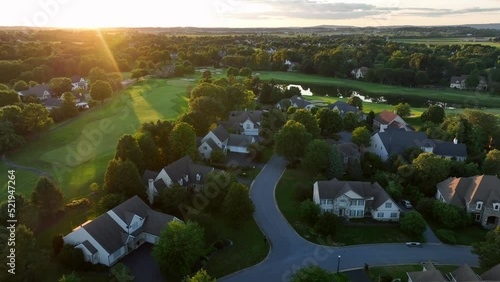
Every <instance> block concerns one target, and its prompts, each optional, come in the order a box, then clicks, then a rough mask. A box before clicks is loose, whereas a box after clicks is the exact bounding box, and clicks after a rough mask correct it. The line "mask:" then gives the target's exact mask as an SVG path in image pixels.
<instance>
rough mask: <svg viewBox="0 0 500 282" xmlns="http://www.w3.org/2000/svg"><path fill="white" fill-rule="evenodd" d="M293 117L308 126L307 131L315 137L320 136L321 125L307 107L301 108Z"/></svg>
mask: <svg viewBox="0 0 500 282" xmlns="http://www.w3.org/2000/svg"><path fill="white" fill-rule="evenodd" d="M292 119H293V120H294V121H296V122H300V123H301V124H303V125H304V126H305V127H306V130H307V132H309V133H310V134H311V136H313V137H318V136H319V127H318V122H317V121H316V118H314V116H313V115H312V114H311V112H310V111H308V110H305V109H299V110H297V111H296V112H295V114H293V117H292Z"/></svg>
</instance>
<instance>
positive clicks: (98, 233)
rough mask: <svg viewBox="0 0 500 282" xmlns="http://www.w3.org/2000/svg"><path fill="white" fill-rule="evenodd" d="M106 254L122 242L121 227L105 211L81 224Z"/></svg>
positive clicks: (113, 250) (116, 248)
mask: <svg viewBox="0 0 500 282" xmlns="http://www.w3.org/2000/svg"><path fill="white" fill-rule="evenodd" d="M82 228H83V229H85V230H86V231H87V232H88V233H89V234H90V236H92V237H93V238H94V239H95V240H96V241H97V243H99V245H101V246H102V247H103V248H104V250H106V252H108V254H112V253H114V252H115V251H116V250H118V249H119V248H121V247H122V246H123V244H124V242H123V240H122V238H121V235H120V234H121V233H122V232H123V229H122V228H121V227H120V225H118V223H116V221H115V220H114V219H113V218H112V217H111V216H110V215H109V214H108V213H105V214H103V215H101V216H99V217H98V218H96V219H94V220H92V221H91V222H89V223H87V224H86V225H84V226H82Z"/></svg>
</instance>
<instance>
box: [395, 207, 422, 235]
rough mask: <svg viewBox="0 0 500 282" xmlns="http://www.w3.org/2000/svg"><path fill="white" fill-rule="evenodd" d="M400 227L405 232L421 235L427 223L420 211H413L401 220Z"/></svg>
mask: <svg viewBox="0 0 500 282" xmlns="http://www.w3.org/2000/svg"><path fill="white" fill-rule="evenodd" d="M400 224H401V225H400V228H401V230H403V232H406V233H409V234H413V235H417V236H420V235H422V233H424V231H425V229H426V228H427V223H426V222H425V220H424V218H423V217H422V215H421V214H420V213H418V212H417V211H411V212H409V213H406V214H405V215H404V216H403V217H402V218H401V220H400Z"/></svg>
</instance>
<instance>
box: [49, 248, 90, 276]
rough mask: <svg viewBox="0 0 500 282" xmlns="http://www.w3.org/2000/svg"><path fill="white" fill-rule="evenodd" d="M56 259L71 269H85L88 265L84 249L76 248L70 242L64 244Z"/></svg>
mask: <svg viewBox="0 0 500 282" xmlns="http://www.w3.org/2000/svg"><path fill="white" fill-rule="evenodd" d="M56 259H57V261H58V262H59V263H61V264H62V265H64V266H66V267H68V268H70V269H75V270H83V269H84V268H85V267H86V262H85V257H84V255H83V251H82V249H78V248H75V247H74V246H72V245H69V244H64V246H63V248H62V249H61V252H59V254H58V255H57V257H56Z"/></svg>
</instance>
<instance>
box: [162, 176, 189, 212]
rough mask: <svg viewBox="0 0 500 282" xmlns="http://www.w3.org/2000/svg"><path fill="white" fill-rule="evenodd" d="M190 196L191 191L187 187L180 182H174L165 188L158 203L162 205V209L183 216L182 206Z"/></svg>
mask: <svg viewBox="0 0 500 282" xmlns="http://www.w3.org/2000/svg"><path fill="white" fill-rule="evenodd" d="M188 198H189V193H188V191H187V190H186V188H184V187H182V186H180V185H179V184H173V185H171V187H168V188H167V189H163V190H162V191H161V192H160V193H159V195H158V197H157V200H158V204H159V205H160V206H161V208H162V211H164V212H166V213H168V214H171V215H173V216H176V217H178V218H183V217H184V214H183V212H184V211H183V210H182V207H183V205H184V204H186V203H187V201H188Z"/></svg>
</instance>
